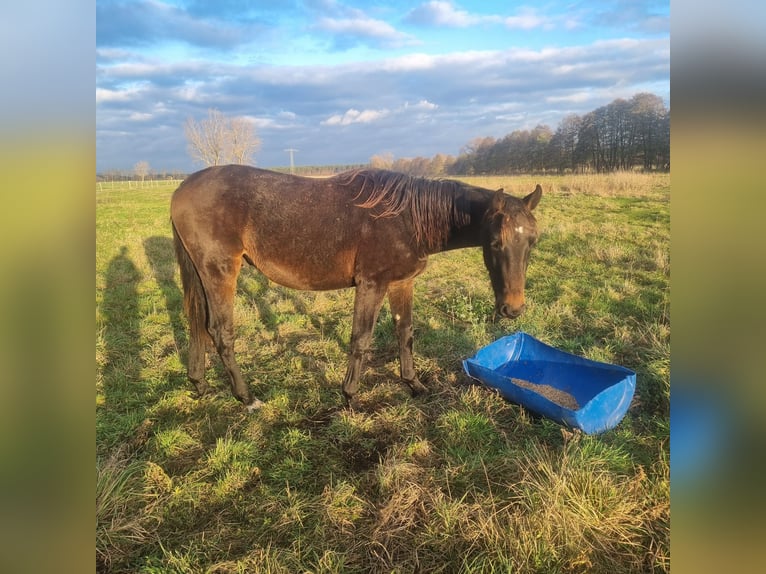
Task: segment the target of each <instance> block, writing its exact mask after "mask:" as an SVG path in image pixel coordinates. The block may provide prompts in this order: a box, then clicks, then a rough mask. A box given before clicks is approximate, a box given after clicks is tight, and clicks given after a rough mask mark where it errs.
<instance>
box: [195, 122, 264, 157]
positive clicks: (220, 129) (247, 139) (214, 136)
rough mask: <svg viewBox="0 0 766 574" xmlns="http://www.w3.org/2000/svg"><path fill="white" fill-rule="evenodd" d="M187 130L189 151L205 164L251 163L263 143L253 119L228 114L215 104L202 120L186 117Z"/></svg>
mask: <svg viewBox="0 0 766 574" xmlns="http://www.w3.org/2000/svg"><path fill="white" fill-rule="evenodd" d="M185 132H186V139H187V140H188V143H189V145H188V149H189V154H190V155H191V156H192V158H193V159H194V160H196V161H199V162H201V163H203V164H204V165H206V166H211V165H222V164H224V163H240V164H245V163H249V162H250V161H252V157H253V154H254V153H255V151H256V150H257V149H258V148H259V147H260V144H261V141H260V139H258V137H257V136H256V134H255V126H254V125H253V122H252V121H251V120H249V119H247V118H227V117H226V116H225V115H224V114H222V113H221V112H220V111H219V110H216V109H213V108H211V109H209V110H208V116H207V118H206V119H203V120H201V121H199V122H197V121H196V120H194V118H189V119H187V120H186V126H185Z"/></svg>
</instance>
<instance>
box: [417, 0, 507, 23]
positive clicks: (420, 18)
mask: <svg viewBox="0 0 766 574" xmlns="http://www.w3.org/2000/svg"><path fill="white" fill-rule="evenodd" d="M405 20H406V21H408V22H411V23H413V24H419V25H421V26H449V27H453V28H465V27H468V26H474V25H476V24H480V23H482V22H486V21H497V20H499V18H498V17H496V16H477V15H473V14H470V13H469V12H466V11H465V10H458V9H457V8H455V6H453V4H452V3H451V2H443V1H439V0H434V1H432V2H426V3H425V4H421V5H420V6H418V7H417V8H415V9H413V10H411V11H410V12H409V13H408V14H407V16H406V17H405Z"/></svg>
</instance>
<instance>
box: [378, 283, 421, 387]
mask: <svg viewBox="0 0 766 574" xmlns="http://www.w3.org/2000/svg"><path fill="white" fill-rule="evenodd" d="M412 291H413V280H412V279H410V280H408V281H402V282H400V283H392V284H391V286H390V287H389V288H388V302H389V304H390V305H391V314H392V315H393V317H394V327H395V328H396V335H397V337H398V339H399V374H400V376H401V378H402V380H403V381H404V382H405V383H407V385H408V386H409V387H410V390H411V391H412V395H413V396H417V395H419V394H421V393H424V392H426V391H427V390H428V389H427V388H426V387H425V386H424V385H423V384H422V383H421V382H420V381H419V380H418V376H417V374H416V373H415V361H414V359H413V356H412V343H413V329H412Z"/></svg>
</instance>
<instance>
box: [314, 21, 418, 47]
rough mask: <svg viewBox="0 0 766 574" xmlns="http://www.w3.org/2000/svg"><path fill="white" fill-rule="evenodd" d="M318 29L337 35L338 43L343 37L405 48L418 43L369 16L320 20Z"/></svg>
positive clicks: (317, 25)
mask: <svg viewBox="0 0 766 574" xmlns="http://www.w3.org/2000/svg"><path fill="white" fill-rule="evenodd" d="M315 28H316V29H319V30H323V31H325V32H330V33H332V34H337V35H338V38H336V42H342V39H343V37H347V38H354V39H369V40H374V41H377V42H382V43H384V44H389V45H392V46H405V45H412V44H415V43H416V40H415V38H413V37H412V36H410V35H409V34H405V33H404V32H400V31H398V30H397V29H396V28H394V27H393V26H391V24H389V23H388V22H384V21H383V20H376V19H374V18H369V17H367V16H355V17H352V18H320V19H319V20H318V22H317V23H316V25H315Z"/></svg>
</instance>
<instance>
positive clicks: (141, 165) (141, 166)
mask: <svg viewBox="0 0 766 574" xmlns="http://www.w3.org/2000/svg"><path fill="white" fill-rule="evenodd" d="M133 173H135V174H136V177H140V178H141V187H143V186H144V179H145V178H146V176H147V175H149V162H148V161H139V162H138V163H137V164H136V165H134V166H133Z"/></svg>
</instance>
